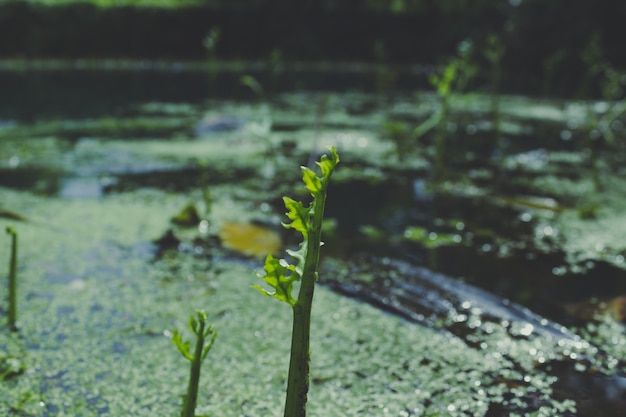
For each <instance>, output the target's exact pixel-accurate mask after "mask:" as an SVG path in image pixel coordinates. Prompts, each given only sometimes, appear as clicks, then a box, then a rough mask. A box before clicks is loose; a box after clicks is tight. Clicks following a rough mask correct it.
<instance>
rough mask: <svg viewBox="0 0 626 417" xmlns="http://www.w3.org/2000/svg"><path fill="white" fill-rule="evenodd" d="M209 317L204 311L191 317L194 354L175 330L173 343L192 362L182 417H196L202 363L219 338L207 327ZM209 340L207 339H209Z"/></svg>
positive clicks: (209, 326) (198, 311) (211, 328)
mask: <svg viewBox="0 0 626 417" xmlns="http://www.w3.org/2000/svg"><path fill="white" fill-rule="evenodd" d="M208 317H209V315H208V314H207V313H206V312H205V311H202V310H197V311H196V315H195V316H194V315H192V316H191V317H189V328H190V329H191V331H192V332H193V333H194V334H195V335H196V346H195V350H194V352H193V353H191V351H190V350H189V348H190V344H189V342H188V341H184V340H183V337H182V336H181V334H180V333H179V331H178V329H174V333H173V334H172V343H174V345H175V346H176V347H177V348H178V351H179V352H180V353H181V355H183V357H184V358H185V359H187V360H188V361H189V362H191V367H190V372H189V385H188V386H187V394H186V395H185V400H184V401H183V409H182V411H181V414H180V415H181V417H194V415H195V410H196V403H197V400H198V387H199V383H200V368H201V366H202V361H204V359H205V358H206V356H207V355H208V354H209V351H210V350H211V348H212V347H213V343H214V342H215V338H216V337H217V331H216V330H215V329H214V328H213V326H212V325H208V326H207V319H208ZM209 337H210V339H209V340H207V338H209Z"/></svg>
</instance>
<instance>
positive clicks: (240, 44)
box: [0, 0, 626, 98]
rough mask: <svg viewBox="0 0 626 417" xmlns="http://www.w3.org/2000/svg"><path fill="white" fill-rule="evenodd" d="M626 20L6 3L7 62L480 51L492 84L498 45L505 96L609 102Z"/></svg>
mask: <svg viewBox="0 0 626 417" xmlns="http://www.w3.org/2000/svg"><path fill="white" fill-rule="evenodd" d="M625 18H626V3H625V2H623V1H618V0H597V1H594V2H589V1H585V0H551V1H548V2H547V1H544V0H476V1H467V0H366V1H356V0H318V1H310V0H298V1H294V0H262V1H261V0H238V1H226V0H92V1H81V2H78V1H73V0H30V1H22V0H2V1H0V39H2V40H3V41H2V42H0V60H2V62H3V65H5V66H7V65H10V63H11V62H14V61H15V60H18V61H19V60H31V59H138V60H169V61H195V60H204V59H206V58H207V57H210V58H211V59H213V60H214V61H219V62H233V61H250V60H257V61H260V62H262V63H266V64H268V63H269V65H271V63H272V61H273V62H274V64H275V63H276V62H278V61H280V63H289V62H317V63H320V62H322V63H324V62H325V63H328V64H330V63H337V62H341V63H374V64H384V65H388V66H393V65H422V66H427V65H445V64H447V63H448V62H449V60H450V58H451V57H454V56H456V55H458V53H459V47H463V46H465V47H466V46H467V45H471V47H472V48H471V50H470V52H468V55H469V59H471V63H472V65H475V66H476V67H477V72H478V77H477V78H476V81H475V82H477V83H479V84H480V83H483V84H488V81H487V80H488V79H489V77H490V76H491V71H492V70H491V67H492V66H493V65H492V64H493V62H491V61H490V59H489V51H488V49H489V48H490V47H492V46H493V40H494V39H497V42H498V43H499V44H501V48H502V54H501V55H502V56H501V57H500V58H499V63H498V65H499V66H500V67H501V76H502V80H500V83H501V85H502V90H503V91H502V92H504V93H506V92H511V93H527V94H535V95H537V94H539V95H546V96H548V95H549V96H552V97H554V96H562V97H567V98H580V97H583V96H585V97H594V98H598V97H599V98H602V97H606V95H607V94H606V90H607V89H613V90H614V91H613V93H612V94H611V95H614V96H615V95H617V96H619V95H620V94H622V91H621V89H619V90H618V89H617V88H618V87H619V85H620V84H623V81H624V80H622V79H621V78H623V77H622V76H621V75H619V74H621V73H622V72H623V70H624V68H626V55H624V54H623V53H622V45H621V44H622V40H623V39H625V38H626V33H625V32H626V30H625V26H624V25H623V22H624V19H625ZM490 45H492V46H490ZM7 62H8V63H7ZM481 75H482V77H481ZM473 87H475V86H473Z"/></svg>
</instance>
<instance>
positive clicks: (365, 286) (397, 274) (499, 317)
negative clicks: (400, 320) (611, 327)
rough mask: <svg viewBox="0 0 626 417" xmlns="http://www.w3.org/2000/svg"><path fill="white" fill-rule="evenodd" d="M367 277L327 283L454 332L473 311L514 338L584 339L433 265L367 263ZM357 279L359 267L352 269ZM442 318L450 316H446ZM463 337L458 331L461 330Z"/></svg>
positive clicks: (456, 331)
mask: <svg viewBox="0 0 626 417" xmlns="http://www.w3.org/2000/svg"><path fill="white" fill-rule="evenodd" d="M366 270H367V274H368V275H372V272H373V271H377V272H380V273H377V272H374V273H373V275H374V276H373V278H372V279H371V280H367V281H361V280H359V279H358V278H357V279H355V280H347V281H346V280H332V281H326V282H325V283H326V284H327V285H328V286H329V287H330V288H332V289H333V290H335V291H337V292H339V293H342V294H345V295H348V296H351V297H355V298H358V299H361V300H364V301H367V302H369V303H372V304H374V305H377V306H379V307H381V308H383V309H384V310H386V311H389V312H391V313H394V314H398V315H400V316H402V317H404V318H406V319H407V320H410V321H414V322H418V323H422V324H425V325H427V326H429V327H433V326H434V324H435V322H437V323H439V324H443V327H444V328H446V329H448V330H451V329H452V327H454V328H455V331H454V333H455V334H457V333H458V330H457V326H455V324H457V323H459V322H463V321H465V320H466V319H467V317H468V316H469V315H474V316H480V317H481V320H482V321H483V322H487V321H488V322H495V323H498V324H499V325H502V326H504V327H506V328H508V330H509V333H511V335H512V336H523V337H526V336H530V335H531V334H536V335H541V336H545V337H550V338H553V339H556V340H567V341H571V342H579V343H584V341H583V340H582V339H581V338H580V337H578V336H577V335H575V334H574V333H572V332H571V331H569V330H568V329H567V328H565V327H564V326H561V325H560V324H558V323H555V322H553V321H551V320H549V319H547V318H544V317H542V316H540V315H538V314H535V313H534V312H532V311H531V310H529V309H527V308H525V307H523V306H521V305H519V304H516V303H513V302H511V301H509V300H507V299H505V298H502V297H499V296H497V295H495V294H492V293H490V292H488V291H485V290H483V289H480V288H477V287H474V286H472V285H469V284H465V283H463V282H461V281H459V280H457V279H454V278H450V277H447V276H445V275H442V274H440V273H437V272H433V271H431V270H429V269H426V268H423V267H419V266H414V265H410V264H408V263H406V262H401V261H395V260H383V261H372V262H371V263H369V262H368V265H367V266H366V267H364V270H363V272H365V271H366ZM351 274H352V276H356V277H358V276H359V275H360V274H359V272H358V271H351ZM442 319H446V320H443V321H442ZM457 335H458V334H457Z"/></svg>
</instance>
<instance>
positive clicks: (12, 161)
mask: <svg viewBox="0 0 626 417" xmlns="http://www.w3.org/2000/svg"><path fill="white" fill-rule="evenodd" d="M19 165H20V157H19V156H17V155H13V156H12V157H11V158H9V167H11V168H17V167H18V166H19Z"/></svg>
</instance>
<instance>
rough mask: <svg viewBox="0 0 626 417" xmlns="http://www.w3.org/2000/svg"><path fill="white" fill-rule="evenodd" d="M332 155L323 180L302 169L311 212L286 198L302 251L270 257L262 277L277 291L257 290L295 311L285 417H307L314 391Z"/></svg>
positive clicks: (324, 161)
mask: <svg viewBox="0 0 626 417" xmlns="http://www.w3.org/2000/svg"><path fill="white" fill-rule="evenodd" d="M330 153H331V156H330V158H329V157H328V156H327V155H323V156H322V158H321V159H320V161H319V162H316V164H317V165H318V166H319V167H320V170H321V173H322V176H321V177H318V176H317V174H316V173H315V172H313V171H312V170H311V169H309V168H306V167H302V180H303V182H304V185H305V187H306V189H307V190H308V191H309V193H311V196H312V197H313V201H311V203H310V205H309V206H308V207H304V205H303V204H302V203H301V202H299V201H295V200H292V199H291V198H289V197H283V201H284V202H285V207H286V208H287V210H288V211H287V217H288V218H289V220H291V223H283V226H284V227H285V228H287V229H295V230H296V231H298V232H299V233H300V234H302V238H303V240H302V243H300V247H299V249H298V250H288V251H287V253H288V254H289V255H290V256H291V257H292V258H293V263H289V261H287V260H286V259H276V258H274V257H273V256H272V255H268V256H267V258H266V260H265V266H264V271H265V275H264V276H262V278H263V279H264V280H265V283H266V284H267V285H269V286H270V287H272V289H273V290H271V291H267V290H265V289H264V288H262V287H261V286H259V285H255V287H256V288H258V289H259V291H261V293H262V294H264V295H268V296H271V297H274V298H276V299H278V300H280V301H283V302H285V303H287V304H289V305H290V306H291V308H292V309H293V331H292V336H291V357H290V362H289V376H288V380H287V397H286V400H285V414H284V416H285V417H305V416H306V401H307V393H308V390H309V361H310V353H309V338H310V326H311V307H312V303H313V290H314V286H315V281H316V280H317V265H318V262H319V257H320V246H321V244H322V242H321V231H322V220H323V218H324V204H325V202H326V191H327V188H328V182H329V180H330V177H331V174H332V173H333V170H334V169H335V166H336V165H337V163H338V162H339V156H338V155H337V151H336V149H335V148H334V147H331V148H330ZM296 281H300V291H299V293H298V297H297V298H295V297H294V296H293V295H292V289H293V285H294V283H295V282H296Z"/></svg>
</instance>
